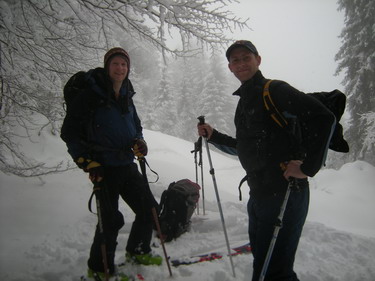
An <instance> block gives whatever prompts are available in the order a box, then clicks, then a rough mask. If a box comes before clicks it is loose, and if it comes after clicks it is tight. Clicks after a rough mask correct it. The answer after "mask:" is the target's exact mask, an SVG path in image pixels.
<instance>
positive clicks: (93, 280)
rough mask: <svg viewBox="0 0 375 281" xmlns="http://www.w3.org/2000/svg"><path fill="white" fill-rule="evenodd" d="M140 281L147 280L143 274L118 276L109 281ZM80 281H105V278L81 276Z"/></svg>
mask: <svg viewBox="0 0 375 281" xmlns="http://www.w3.org/2000/svg"><path fill="white" fill-rule="evenodd" d="M139 280H143V281H144V280H146V279H145V278H144V277H143V276H142V274H136V275H122V274H116V275H114V276H111V277H110V278H109V281H139ZM80 281H105V278H104V277H100V276H99V275H97V274H95V275H94V276H93V277H86V276H81V279H80Z"/></svg>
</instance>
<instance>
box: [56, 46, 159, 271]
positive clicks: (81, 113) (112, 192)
mask: <svg viewBox="0 0 375 281" xmlns="http://www.w3.org/2000/svg"><path fill="white" fill-rule="evenodd" d="M129 69H130V59H129V55H128V53H127V52H126V51H125V50H124V49H122V48H113V49H110V50H109V51H108V52H107V53H106V54H105V56H104V68H101V67H99V68H96V69H93V70H90V71H88V72H87V73H86V75H85V78H84V80H85V83H86V85H87V88H86V89H85V90H82V91H81V92H80V93H78V94H77V97H76V98H75V100H74V103H73V104H72V110H71V111H70V113H69V111H68V113H69V114H67V116H66V117H65V119H64V124H63V126H62V131H61V137H62V139H63V140H64V141H65V142H66V144H67V147H68V152H69V154H70V155H71V156H72V158H73V160H74V161H75V162H76V164H77V165H78V167H79V168H81V169H83V170H84V171H85V172H88V173H89V178H90V180H91V181H92V182H93V183H94V186H95V188H96V189H97V188H99V189H100V209H101V215H102V217H101V219H102V222H103V233H104V237H103V236H102V235H101V229H100V227H99V225H98V226H97V227H96V232H95V237H94V241H93V244H92V246H91V251H90V257H89V260H88V267H89V275H93V274H94V273H104V271H105V270H104V269H105V268H104V267H105V265H104V263H103V260H104V259H103V256H102V248H101V244H102V242H103V239H104V241H105V245H106V260H107V266H108V270H109V273H110V274H113V273H114V271H115V265H114V258H115V250H116V246H117V236H118V232H119V230H120V228H121V227H122V226H123V225H124V218H123V215H122V214H121V212H120V211H119V203H118V199H119V197H120V196H121V198H122V199H123V200H124V201H125V202H126V203H127V204H128V205H129V207H130V208H131V209H132V210H133V211H134V213H135V220H134V222H133V224H132V228H131V231H130V234H129V238H128V241H127V246H126V252H127V253H126V259H127V260H128V261H131V262H136V263H140V264H144V265H149V264H158V265H160V264H161V262H162V258H161V257H160V256H157V255H152V253H151V248H150V243H151V239H152V232H153V220H152V213H151V209H152V207H157V202H156V201H155V199H154V197H153V195H152V193H151V191H150V189H149V188H148V187H147V186H146V183H145V181H144V179H143V177H142V175H141V174H140V172H139V171H138V166H137V164H136V163H134V158H135V155H136V156H138V157H143V156H146V154H147V144H146V142H145V141H144V139H143V134H142V126H141V121H140V119H139V118H138V115H137V111H136V108H135V105H134V102H133V95H134V94H135V92H134V89H133V86H132V83H131V82H130V80H129V78H128V76H129Z"/></svg>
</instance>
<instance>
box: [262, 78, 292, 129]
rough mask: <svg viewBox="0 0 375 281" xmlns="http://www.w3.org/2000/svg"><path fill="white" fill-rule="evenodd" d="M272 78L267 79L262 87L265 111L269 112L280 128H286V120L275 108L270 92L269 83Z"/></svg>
mask: <svg viewBox="0 0 375 281" xmlns="http://www.w3.org/2000/svg"><path fill="white" fill-rule="evenodd" d="M271 82H272V80H268V81H267V83H266V84H265V85H264V88H263V102H264V106H265V107H266V109H267V111H268V112H269V114H270V116H271V118H272V120H273V121H275V122H276V124H277V125H279V127H281V128H286V127H287V126H288V121H287V120H286V119H285V117H284V115H283V114H281V113H280V112H279V110H278V109H277V108H276V106H275V104H274V102H273V100H272V98H271V93H270V89H269V88H270V84H271Z"/></svg>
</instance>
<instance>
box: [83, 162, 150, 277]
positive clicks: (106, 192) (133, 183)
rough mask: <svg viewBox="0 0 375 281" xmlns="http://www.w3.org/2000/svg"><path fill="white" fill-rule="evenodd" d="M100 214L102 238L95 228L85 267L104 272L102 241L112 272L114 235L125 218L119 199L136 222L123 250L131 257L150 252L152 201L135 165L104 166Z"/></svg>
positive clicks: (114, 247)
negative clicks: (120, 209) (129, 210)
mask: <svg viewBox="0 0 375 281" xmlns="http://www.w3.org/2000/svg"><path fill="white" fill-rule="evenodd" d="M100 192H101V201H100V203H101V211H102V220H103V227H104V236H103V235H101V234H100V230H99V226H97V227H96V232H95V237H94V242H93V244H92V246H91V251H90V258H89V260H88V266H89V268H91V269H92V270H95V271H99V272H103V271H104V266H103V259H102V253H101V244H102V241H103V239H104V241H105V244H106V248H107V261H108V265H109V269H110V271H113V270H114V257H115V250H116V246H117V235H118V232H119V230H120V229H121V227H122V226H123V225H124V218H123V216H122V214H121V213H120V211H119V210H118V207H119V203H118V201H119V197H120V196H121V197H122V199H123V200H124V201H125V202H126V203H127V204H128V205H129V207H130V208H131V209H132V210H133V211H134V213H135V220H134V222H133V224H132V228H131V231H130V234H129V238H128V242H127V246H126V250H127V251H128V252H130V253H133V254H142V253H149V252H150V251H151V248H150V242H151V238H152V231H153V230H152V227H153V220H152V212H151V208H152V207H154V206H155V205H153V203H154V199H153V196H152V194H150V190H149V189H148V187H147V186H146V185H145V181H144V178H143V177H142V175H141V174H140V173H139V171H138V168H137V165H136V164H131V165H128V166H125V167H106V168H105V173H104V180H103V183H101V190H100Z"/></svg>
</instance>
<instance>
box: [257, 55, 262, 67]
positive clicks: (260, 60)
mask: <svg viewBox="0 0 375 281" xmlns="http://www.w3.org/2000/svg"><path fill="white" fill-rule="evenodd" d="M256 59H257V62H258V66H259V65H260V63H261V62H262V58H261V56H257V57H256Z"/></svg>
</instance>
